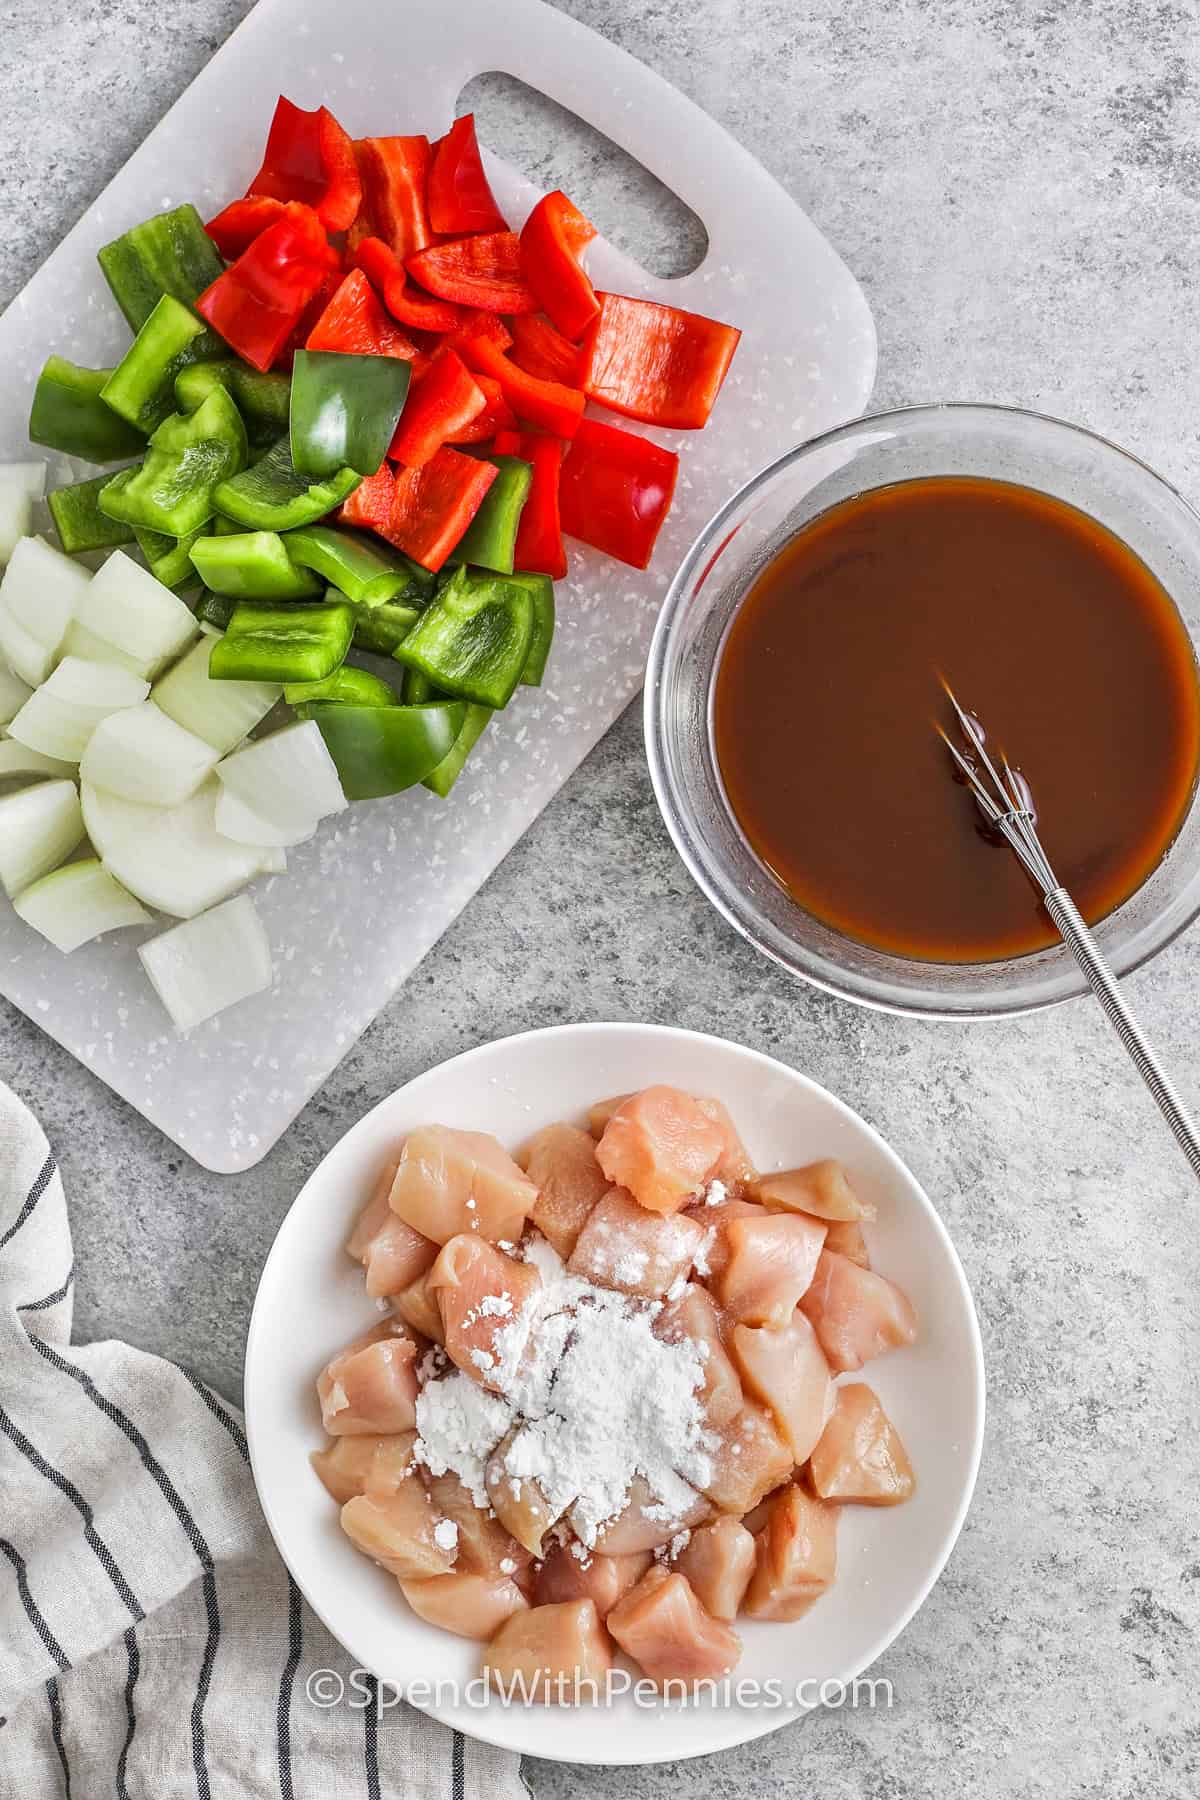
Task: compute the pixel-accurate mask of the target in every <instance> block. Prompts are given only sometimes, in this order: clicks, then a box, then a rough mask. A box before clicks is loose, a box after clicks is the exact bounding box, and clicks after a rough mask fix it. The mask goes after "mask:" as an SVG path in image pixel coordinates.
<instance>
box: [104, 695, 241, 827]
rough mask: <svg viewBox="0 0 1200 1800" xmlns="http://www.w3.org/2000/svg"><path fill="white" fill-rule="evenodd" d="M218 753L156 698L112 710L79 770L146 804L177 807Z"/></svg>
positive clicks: (112, 792) (205, 772) (215, 759)
mask: <svg viewBox="0 0 1200 1800" xmlns="http://www.w3.org/2000/svg"><path fill="white" fill-rule="evenodd" d="M216 761H217V752H216V751H215V750H214V749H213V747H212V745H211V744H206V743H205V742H204V740H203V738H198V737H197V736H196V735H195V733H194V732H191V731H185V730H184V728H183V726H182V725H177V724H176V723H175V721H174V719H168V717H167V715H166V713H165V712H160V711H159V709H158V707H157V706H155V704H154V702H153V701H152V700H145V701H143V703H142V704H141V705H140V706H130V707H127V708H126V709H125V711H124V712H115V713H110V714H109V715H108V717H107V718H106V719H102V720H101V721H100V723H99V725H98V726H97V727H96V729H95V731H94V732H93V733H92V738H91V742H90V743H89V744H88V747H87V749H86V750H85V751H84V753H83V756H82V757H81V758H80V762H79V772H80V774H81V775H82V776H83V777H84V778H85V779H86V780H87V781H90V782H91V783H92V784H93V786H95V787H102V788H107V789H108V791H109V793H111V794H120V796H121V797H122V799H124V800H137V801H138V802H139V803H140V804H141V805H143V806H177V805H179V803H180V802H181V801H183V800H186V799H187V798H188V796H189V794H194V793H195V792H196V789H197V788H198V787H199V786H200V783H201V782H202V781H203V780H204V779H205V777H206V776H207V775H208V774H209V773H210V772H211V770H212V768H213V767H214V765H215V763H216Z"/></svg>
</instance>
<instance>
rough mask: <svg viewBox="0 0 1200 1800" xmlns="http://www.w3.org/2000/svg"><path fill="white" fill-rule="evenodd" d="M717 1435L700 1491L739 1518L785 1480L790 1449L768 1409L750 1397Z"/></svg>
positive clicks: (789, 1461) (790, 1468)
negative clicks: (702, 1488)
mask: <svg viewBox="0 0 1200 1800" xmlns="http://www.w3.org/2000/svg"><path fill="white" fill-rule="evenodd" d="M719 1435H720V1442H719V1444H718V1446H717V1448H716V1449H715V1450H714V1452H713V1458H712V1475H711V1477H710V1479H709V1481H708V1483H707V1485H706V1487H705V1489H704V1491H705V1493H706V1494H707V1495H708V1498H709V1499H710V1500H711V1501H712V1502H713V1505H714V1506H716V1507H717V1509H718V1511H720V1512H725V1513H734V1514H735V1515H736V1516H737V1517H739V1518H740V1517H741V1515H742V1514H743V1513H748V1512H749V1511H750V1510H751V1509H752V1508H753V1507H755V1506H757V1505H758V1503H759V1501H760V1500H761V1499H762V1498H763V1496H764V1495H765V1494H769V1493H770V1491H771V1489H772V1488H774V1487H778V1486H779V1484H780V1482H781V1481H786V1480H787V1478H788V1476H789V1475H790V1474H791V1472H792V1469H793V1466H794V1464H793V1459H792V1453H791V1450H790V1449H789V1448H788V1445H787V1444H786V1443H785V1441H784V1439H783V1435H782V1433H781V1432H780V1430H779V1427H778V1426H777V1425H776V1423H775V1421H774V1419H773V1418H772V1417H771V1415H770V1413H768V1412H767V1411H766V1410H765V1409H764V1408H763V1407H761V1406H755V1405H754V1403H753V1402H752V1401H747V1402H746V1404H745V1406H743V1408H742V1410H741V1412H740V1413H739V1414H738V1416H737V1418H736V1419H734V1420H733V1421H732V1423H731V1424H729V1425H726V1426H725V1427H724V1429H723V1430H722V1431H721V1433H720V1434H719Z"/></svg>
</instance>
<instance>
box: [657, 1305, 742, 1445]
mask: <svg viewBox="0 0 1200 1800" xmlns="http://www.w3.org/2000/svg"><path fill="white" fill-rule="evenodd" d="M654 1330H655V1332H656V1333H657V1335H658V1336H659V1337H661V1338H662V1339H663V1340H664V1342H666V1343H668V1344H677V1343H681V1342H682V1341H683V1340H684V1339H685V1338H689V1339H690V1340H691V1342H692V1343H693V1344H694V1345H695V1346H696V1350H697V1353H698V1355H699V1357H700V1360H701V1362H702V1363H703V1365H704V1388H703V1393H702V1405H703V1407H704V1412H705V1417H706V1419H707V1422H708V1424H709V1425H714V1426H717V1425H728V1423H729V1421H730V1419H732V1418H733V1417H734V1416H735V1415H736V1414H737V1413H739V1412H740V1411H741V1409H742V1383H741V1380H740V1378H739V1376H738V1372H737V1370H736V1369H735V1368H734V1366H733V1364H732V1362H731V1361H730V1360H729V1353H728V1351H727V1350H726V1349H725V1343H724V1340H723V1338H722V1336H721V1315H720V1313H719V1312H718V1310H717V1303H716V1301H715V1300H714V1299H713V1297H712V1295H711V1294H710V1293H709V1291H708V1289H707V1288H704V1287H701V1286H700V1285H699V1283H698V1282H694V1281H689V1282H688V1284H687V1286H686V1287H685V1288H684V1290H683V1292H682V1294H680V1295H678V1296H677V1298H676V1299H674V1300H668V1301H667V1302H666V1304H665V1305H664V1307H663V1309H662V1311H661V1312H660V1313H659V1315H658V1317H657V1319H656V1320H655V1321H654Z"/></svg>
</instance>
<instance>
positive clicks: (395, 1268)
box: [346, 1162, 438, 1300]
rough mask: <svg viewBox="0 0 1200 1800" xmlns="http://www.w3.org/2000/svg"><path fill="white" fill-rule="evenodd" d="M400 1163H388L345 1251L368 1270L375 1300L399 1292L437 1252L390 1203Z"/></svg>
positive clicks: (372, 1296)
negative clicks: (400, 1216)
mask: <svg viewBox="0 0 1200 1800" xmlns="http://www.w3.org/2000/svg"><path fill="white" fill-rule="evenodd" d="M397 1166H398V1165H397V1164H396V1163H394V1162H392V1163H388V1165H387V1167H386V1168H385V1169H384V1171H383V1173H382V1175H381V1176H380V1178H379V1180H378V1181H377V1182H376V1184H375V1191H374V1193H373V1194H372V1195H371V1198H370V1199H369V1200H368V1201H367V1204H366V1205H365V1206H364V1207H363V1209H362V1211H361V1212H360V1213H359V1215H358V1219H357V1221H356V1222H355V1226H354V1230H353V1231H352V1232H351V1233H350V1236H349V1237H348V1238H347V1240H346V1254H347V1255H348V1256H352V1257H353V1258H354V1260H355V1262H360V1263H361V1264H362V1265H363V1268H364V1269H365V1270H366V1272H367V1292H368V1294H369V1295H370V1296H371V1298H372V1300H380V1299H386V1298H387V1297H388V1295H390V1294H398V1293H399V1292H400V1290H401V1289H402V1288H406V1287H407V1286H408V1284H409V1283H410V1282H411V1281H415V1280H416V1278H417V1276H418V1275H421V1274H423V1273H424V1272H425V1270H426V1269H427V1268H428V1267H429V1265H430V1263H432V1261H433V1259H434V1257H435V1256H436V1255H437V1253H438V1247H437V1245H436V1244H435V1243H433V1242H432V1240H431V1239H429V1238H426V1237H422V1236H421V1234H420V1232H419V1231H414V1230H413V1228H412V1226H411V1225H406V1224H405V1222H404V1220H403V1219H401V1218H399V1217H398V1216H397V1215H396V1214H395V1213H394V1212H393V1211H392V1209H391V1207H390V1205H389V1204H388V1196H389V1194H390V1193H391V1191H392V1183H393V1181H394V1180H395V1178H396V1169H397Z"/></svg>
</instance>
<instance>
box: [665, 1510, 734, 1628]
mask: <svg viewBox="0 0 1200 1800" xmlns="http://www.w3.org/2000/svg"><path fill="white" fill-rule="evenodd" d="M674 1566H675V1568H676V1569H678V1571H679V1573H680V1574H681V1575H686V1577H687V1579H688V1581H689V1582H690V1583H691V1587H692V1592H693V1593H694V1594H695V1596H696V1598H697V1600H699V1602H700V1604H701V1606H703V1607H704V1609H705V1611H706V1612H710V1613H711V1614H712V1616H713V1618H714V1619H734V1618H736V1617H737V1610H738V1607H739V1606H740V1605H741V1604H742V1596H743V1594H744V1593H745V1592H746V1589H747V1587H748V1586H749V1585H750V1577H751V1575H753V1573H754V1539H753V1538H752V1537H751V1535H750V1533H749V1532H748V1531H747V1530H746V1527H745V1526H744V1525H743V1524H742V1523H741V1521H740V1520H738V1519H734V1518H730V1517H729V1516H728V1514H722V1515H721V1517H720V1518H719V1519H714V1520H713V1521H712V1523H711V1525H701V1526H700V1527H699V1529H698V1530H696V1531H693V1532H692V1534H691V1536H690V1537H689V1538H688V1541H687V1543H686V1544H685V1545H684V1547H683V1549H682V1550H681V1551H680V1553H679V1555H678V1556H677V1557H676V1558H675V1563H674Z"/></svg>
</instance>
